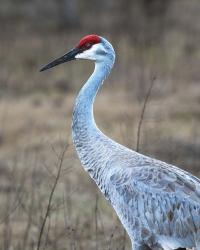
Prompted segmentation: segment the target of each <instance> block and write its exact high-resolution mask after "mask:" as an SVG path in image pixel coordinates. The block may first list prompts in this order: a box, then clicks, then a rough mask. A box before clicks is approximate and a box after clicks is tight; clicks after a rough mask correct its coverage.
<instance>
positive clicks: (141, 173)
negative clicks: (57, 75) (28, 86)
mask: <svg viewBox="0 0 200 250" xmlns="http://www.w3.org/2000/svg"><path fill="white" fill-rule="evenodd" d="M76 58H77V59H78V58H79V59H90V60H94V61H95V70H94V72H93V74H92V75H91V77H90V78H89V79H88V81H87V82H86V83H85V85H84V86H83V87H82V89H81V91H80V93H79V95H78V97H77V99H76V103H75V107H74V113H73V121H72V137H73V142H74V145H75V147H76V150H77V153H78V156H79V158H80V160H81V163H82V165H83V167H84V168H85V170H86V171H88V173H89V174H90V176H91V178H92V179H93V180H94V181H95V182H96V184H97V185H98V187H99V188H100V190H101V191H102V192H103V194H104V195H105V197H106V199H108V200H109V201H110V203H111V204H112V206H113V208H114V209H115V211H116V213H117V215H118V216H119V218H120V220H121V222H122V224H123V225H124V227H125V229H126V230H127V232H128V234H129V236H130V239H131V242H132V248H133V249H135V250H140V249H165V250H170V249H176V248H186V247H187V248H192V247H194V248H196V249H198V250H200V180H199V179H198V178H197V177H195V176H193V175H192V174H190V173H188V172H186V171H183V170H182V169H180V168H177V167H175V166H172V165H170V164H167V163H165V162H162V161H159V160H156V159H152V158H150V157H148V156H144V155H142V154H139V153H137V152H135V151H133V150H130V149H128V148H126V147H124V146H122V145H120V144H118V143H117V142H115V141H113V140H111V139H110V138H108V137H107V136H106V135H104V134H103V133H102V132H101V131H100V130H99V129H98V128H97V126H96V124H95V121H94V117H93V102H94V99H95V96H96V94H97V92H98V90H99V87H100V86H101V85H102V83H103V81H104V80H105V78H106V77H107V76H108V74H109V73H110V70H111V68H112V66H113V64H114V60H115V52H114V50H113V47H112V45H111V44H110V43H109V42H108V41H107V40H105V39H104V38H101V41H100V43H97V44H95V45H93V46H92V47H91V48H90V49H88V50H85V51H83V52H81V53H80V54H78V55H77V56H76Z"/></svg>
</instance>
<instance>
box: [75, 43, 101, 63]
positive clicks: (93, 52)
mask: <svg viewBox="0 0 200 250" xmlns="http://www.w3.org/2000/svg"><path fill="white" fill-rule="evenodd" d="M102 49H103V48H102V45H101V44H94V45H93V46H92V47H91V48H90V49H88V50H85V51H83V52H82V53H79V54H77V55H76V56H75V58H76V59H90V60H96V59H97V50H102Z"/></svg>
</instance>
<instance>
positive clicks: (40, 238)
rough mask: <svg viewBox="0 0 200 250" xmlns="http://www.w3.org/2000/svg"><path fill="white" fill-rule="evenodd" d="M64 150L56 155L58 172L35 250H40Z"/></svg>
mask: <svg viewBox="0 0 200 250" xmlns="http://www.w3.org/2000/svg"><path fill="white" fill-rule="evenodd" d="M66 150H67V146H66V147H65V149H64V150H63V152H62V153H61V155H60V156H58V155H57V154H56V155H57V157H58V159H59V166H58V172H57V175H56V178H55V182H54V183H53V187H52V190H51V192H50V195H49V200H48V205H47V209H46V213H45V216H44V219H43V222H42V226H41V229H40V233H39V238H38V243H37V250H40V245H41V240H42V235H43V232H44V228H45V225H46V221H47V218H48V216H49V213H50V210H51V203H52V199H53V195H54V192H55V189H56V186H57V184H58V180H59V178H60V173H61V169H62V164H63V160H64V156H65V153H66ZM54 152H55V151H54Z"/></svg>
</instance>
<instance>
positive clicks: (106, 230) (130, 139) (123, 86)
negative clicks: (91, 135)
mask: <svg viewBox="0 0 200 250" xmlns="http://www.w3.org/2000/svg"><path fill="white" fill-rule="evenodd" d="M79 36H80V35H79V34H73V35H71V36H70V39H69V36H68V37H66V36H65V35H63V34H59V35H56V36H55V35H53V34H51V35H47V34H34V32H33V34H32V35H31V36H23V35H22V36H20V37H18V39H16V40H13V38H12V39H10V40H9V39H8V37H7V38H4V40H3V41H2V44H1V48H2V49H1V51H0V56H1V58H2V60H3V61H4V64H3V65H2V67H1V68H0V73H1V74H0V86H1V93H0V94H1V99H0V152H1V154H0V180H1V185H0V198H1V207H0V222H1V223H0V245H1V248H0V249H6V250H7V249H17V250H18V249H19V250H24V249H26V250H29V249H30V250H31V249H35V248H36V246H37V242H38V236H39V232H40V229H41V224H42V220H43V218H44V215H45V211H46V207H47V205H48V199H49V194H50V190H51V189H52V185H53V183H54V181H55V175H56V173H57V167H58V155H59V154H60V153H61V152H62V150H63V148H64V147H65V145H66V144H69V147H68V149H67V152H66V155H65V158H64V161H63V163H62V171H61V176H60V178H59V182H58V185H57V187H56V190H55V193H54V196H53V199H52V206H51V209H50V213H49V215H48V217H47V222H46V225H45V230H44V234H43V237H42V242H41V243H42V244H41V249H49V250H51V249H54V250H56V249H59V250H62V249H63V250H64V249H65V250H66V249H70V250H72V249H77V250H81V249H88V250H90V249H91V250H92V249H99V250H102V249H103V250H104V249H106V250H107V249H118V250H122V249H129V241H128V240H126V241H125V240H124V231H123V228H122V227H121V225H120V223H119V222H118V219H117V217H116V215H115V213H114V211H113V210H112V208H111V207H110V205H109V204H108V203H107V202H106V201H105V200H104V198H103V197H102V196H101V194H100V193H99V191H98V190H97V188H96V186H95V185H94V183H93V182H92V181H91V180H90V178H89V177H88V175H87V174H86V173H85V172H84V171H83V169H82V168H81V167H80V163H79V160H78V159H77V156H76V153H75V150H74V147H73V145H72V142H71V132H70V130H71V128H70V127H71V114H72V107H73V102H74V98H75V97H74V96H75V93H74V92H75V90H76V91H77V90H78V89H79V88H80V85H81V82H83V81H84V80H85V79H86V78H87V77H88V74H89V72H90V71H91V69H92V66H91V65H90V64H88V63H81V62H76V63H71V64H68V67H67V66H66V65H65V66H61V67H58V68H57V69H55V70H53V71H51V72H47V73H45V74H41V73H39V72H38V68H39V66H40V65H41V64H42V63H46V62H48V60H49V59H51V56H52V57H53V56H55V57H56V56H57V55H59V53H60V52H61V53H62V52H65V51H66V48H70V47H71V45H72V44H74V42H75V41H76V40H78V37H79ZM119 42H121V47H120V46H118V44H117V42H115V43H116V45H117V46H116V47H117V53H118V57H119V58H118V60H117V63H116V66H115V69H114V71H113V74H112V76H111V77H110V78H109V79H108V81H107V82H106V83H105V86H104V88H103V90H102V91H101V93H100V95H99V96H98V98H97V101H96V103H95V116H96V120H97V124H98V125H99V127H100V128H101V129H102V130H103V131H104V132H105V133H106V134H107V135H109V136H110V137H112V138H113V139H115V140H117V141H118V142H120V143H123V144H125V145H127V146H129V147H132V148H134V149H135V148H136V138H137V126H138V121H139V118H140V114H141V110H142V103H143V100H144V98H143V97H144V95H145V93H146V90H147V88H148V86H149V84H150V79H151V76H152V75H153V74H156V77H157V80H156V81H155V84H154V88H153V91H152V94H151V96H150V99H149V103H148V105H147V107H146V111H145V116H144V120H143V125H142V130H141V144H140V151H141V152H143V153H146V154H148V155H151V156H153V157H156V158H159V159H161V160H165V161H167V162H170V163H174V164H176V165H179V166H181V167H183V168H185V169H187V170H189V171H191V172H193V173H195V174H196V175H198V176H200V173H199V162H200V156H199V148H200V140H199V138H200V134H199V125H200V124H199V123H200V110H199V104H200V93H199V83H198V81H197V80H195V79H197V77H195V76H197V75H198V74H197V75H195V74H196V73H197V71H195V68H197V64H195V63H194V62H193V66H194V67H193V73H194V74H191V69H189V68H188V71H187V67H186V66H185V65H184V67H185V68H184V73H183V75H181V74H180V72H181V67H182V65H181V66H180V67H179V66H178V65H179V62H180V60H183V59H185V58H184V56H183V55H182V54H181V53H180V55H179V56H178V55H177V54H174V48H171V47H170V48H168V47H167V49H169V54H167V55H166V50H163V48H160V49H158V48H153V47H152V48H148V49H146V50H145V51H141V50H138V48H135V47H134V46H132V47H131V45H130V44H129V43H128V42H127V41H126V40H119ZM56 44H59V48H56ZM165 49H166V48H165ZM179 49H180V48H179ZM7 51H9V54H8V53H7ZM130 51H131V52H130ZM56 53H58V54H57V55H56ZM145 55H146V57H145ZM194 61H195V59H194ZM182 62H183V61H182ZM172 65H173V69H172ZM77 72H78V74H77ZM187 72H188V74H187ZM195 72H196V73H195ZM191 75H192V77H191ZM186 76H187V77H186ZM69 79H70V80H69ZM65 82H66V83H65ZM108 82H109V83H108ZM138 89H139V91H138ZM113 90H114V91H113Z"/></svg>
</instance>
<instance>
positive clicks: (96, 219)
mask: <svg viewBox="0 0 200 250" xmlns="http://www.w3.org/2000/svg"><path fill="white" fill-rule="evenodd" d="M98 198H99V197H98V194H96V201H95V209H94V213H95V241H96V250H98V239H97V237H98V218H97V216H98Z"/></svg>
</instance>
